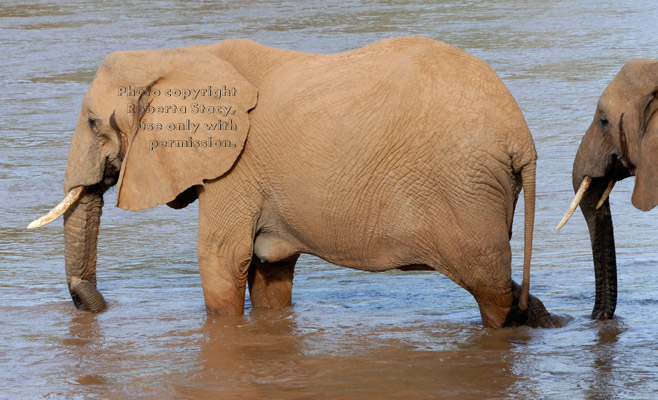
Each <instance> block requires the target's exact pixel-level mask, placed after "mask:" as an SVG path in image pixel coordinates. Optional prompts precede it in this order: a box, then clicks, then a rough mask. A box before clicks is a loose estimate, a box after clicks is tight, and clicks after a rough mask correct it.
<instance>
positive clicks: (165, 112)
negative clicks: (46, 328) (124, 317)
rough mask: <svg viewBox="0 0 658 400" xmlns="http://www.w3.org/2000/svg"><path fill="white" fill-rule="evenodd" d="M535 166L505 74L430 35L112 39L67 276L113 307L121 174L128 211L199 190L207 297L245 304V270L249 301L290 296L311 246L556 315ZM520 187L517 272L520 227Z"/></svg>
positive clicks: (85, 299)
mask: <svg viewBox="0 0 658 400" xmlns="http://www.w3.org/2000/svg"><path fill="white" fill-rule="evenodd" d="M205 88H207V89H208V92H207V94H209V95H210V96H206V97H204V101H205V104H204V105H203V106H204V109H205V108H206V107H208V109H209V110H212V112H211V113H206V112H198V110H199V103H198V101H199V98H200V97H199V96H205V95H202V94H201V92H200V91H199V92H194V90H202V89H203V90H205ZM215 88H217V89H215ZM213 90H219V92H215V91H213ZM167 93H169V94H171V95H170V96H167V95H166V94H167ZM184 93H187V94H188V95H187V96H185V95H184ZM195 93H196V94H195ZM203 93H206V92H203ZM177 94H178V95H177ZM195 103H197V104H196V106H195ZM195 107H196V110H197V113H195V115H194V118H195V120H194V121H191V120H190V117H191V113H192V110H195ZM182 109H184V110H185V111H184V112H181V110H182ZM131 110H132V112H131ZM176 110H178V111H176ZM224 111H226V113H224ZM217 112H220V113H221V114H220V115H219V117H218V115H217ZM194 124H197V125H196V126H195V125H194ZM213 124H215V125H213ZM213 126H214V128H213ZM169 127H170V128H171V129H172V130H175V129H180V130H183V131H184V132H185V133H186V135H185V136H183V139H184V140H181V136H180V134H181V132H180V131H179V132H173V133H172V132H169V133H168V132H166V131H167V129H168V128H169ZM188 136H189V142H188V141H187V137H188ZM204 143H205V144H204ZM535 165H536V152H535V147H534V144H533V141H532V137H531V134H530V132H529V130H528V127H527V125H526V122H525V120H524V118H523V116H522V114H521V111H520V110H519V107H518V106H517V104H516V102H515V101H514V99H513V98H512V96H511V94H510V93H509V91H508V90H507V88H506V87H505V85H504V84H503V83H502V81H501V80H500V79H499V78H498V77H497V76H496V74H495V73H494V72H493V71H492V70H491V68H489V67H488V66H487V65H486V64H485V63H484V62H482V61H481V60H479V59H477V58H475V57H473V56H471V55H469V54H467V53H465V52H463V51H461V50H459V49H457V48H454V47H451V46H448V45H446V44H443V43H440V42H437V41H434V40H431V39H427V38H421V37H402V38H395V39H388V40H383V41H381V42H378V43H375V44H372V45H369V46H366V47H363V48H361V49H357V50H354V51H351V52H347V53H342V54H327V55H323V54H306V53H299V52H294V51H287V50H279V49H274V48H270V47H266V46H262V45H260V44H257V43H255V42H252V41H249V40H225V41H222V42H219V43H217V44H213V45H207V46H195V47H188V48H181V49H169V50H157V51H132V52H120V53H113V54H110V55H109V56H107V58H106V59H105V60H104V61H103V63H102V65H101V67H100V68H99V71H98V73H97V74H96V77H95V78H94V81H93V82H92V84H91V88H90V89H89V92H88V93H87V95H86V97H85V100H84V102H83V105H82V110H81V112H80V117H79V121H78V125H77V127H76V130H75V133H74V135H73V139H72V144H71V150H70V154H69V159H68V166H67V170H66V183H65V191H66V192H67V193H71V197H75V198H74V199H72V200H70V201H68V202H69V203H75V205H74V206H72V207H71V208H70V209H69V210H68V211H67V213H66V216H65V233H66V255H67V258H66V264H67V265H66V268H67V280H68V283H69V288H70V290H71V293H72V296H73V298H74V300H75V302H76V304H77V305H78V306H80V307H83V308H88V309H89V308H90V309H94V310H97V309H102V308H103V307H104V301H103V300H102V296H100V294H99V293H98V292H96V293H90V291H92V290H91V289H94V288H95V285H96V240H97V239H96V237H97V230H98V224H99V223H100V208H101V206H102V195H103V193H104V192H105V190H106V189H107V188H108V187H109V186H112V185H114V184H116V185H117V192H118V204H117V205H118V206H119V207H122V208H125V209H129V210H140V209H144V208H149V207H154V206H156V205H158V204H169V205H170V206H172V207H175V208H180V207H184V206H186V205H187V204H189V203H190V202H192V201H195V200H197V199H198V200H199V215H200V220H199V237H198V255H199V269H200V272H201V278H202V284H203V292H204V297H205V303H206V308H207V311H208V312H209V313H211V314H242V313H243V311H244V300H245V289H246V287H247V284H248V285H249V290H250V293H251V301H252V303H253V305H254V306H264V307H284V306H287V305H289V304H290V302H291V300H290V298H291V290H292V279H293V270H294V266H295V262H296V260H297V257H298V255H299V254H300V253H309V254H313V255H316V256H319V257H321V258H323V259H325V260H327V261H329V262H332V263H335V264H337V265H342V266H346V267H351V268H356V269H360V270H367V271H385V270H389V269H394V268H401V269H408V268H425V269H427V268H430V269H434V270H436V271H439V272H441V273H443V274H445V275H447V276H448V277H450V278H451V279H452V280H453V281H455V282H456V283H458V284H459V285H461V286H462V287H464V288H465V289H466V290H468V291H469V292H470V293H471V294H472V295H473V296H474V297H475V299H476V301H477V303H478V305H479V308H480V313H481V317H482V321H483V323H484V325H485V326H489V327H501V326H504V325H514V324H523V323H527V324H529V325H533V326H554V325H555V321H554V319H553V318H552V316H550V315H549V314H548V312H546V310H545V308H544V306H543V304H542V303H541V302H540V301H539V300H538V299H536V298H535V297H533V296H530V295H529V294H528V287H529V267H530V255H531V250H532V233H533V220H534V200H535V198H534V196H535ZM522 187H523V188H524V193H525V196H524V198H525V261H524V262H525V266H524V281H523V285H522V288H521V287H519V286H518V285H516V284H515V283H514V282H513V281H512V279H511V250H510V237H511V230H512V219H513V215H514V208H515V204H516V201H517V199H518V196H519V193H520V191H521V188H522ZM79 192H82V194H80V193H79ZM78 196H80V198H79V200H76V199H77V197H78ZM81 283H84V285H82V284H81ZM77 287H81V288H82V287H84V288H85V290H84V291H82V290H80V291H78V290H77V289H76V288H77ZM94 291H95V289H94ZM92 292H93V291H92ZM526 304H527V310H526Z"/></svg>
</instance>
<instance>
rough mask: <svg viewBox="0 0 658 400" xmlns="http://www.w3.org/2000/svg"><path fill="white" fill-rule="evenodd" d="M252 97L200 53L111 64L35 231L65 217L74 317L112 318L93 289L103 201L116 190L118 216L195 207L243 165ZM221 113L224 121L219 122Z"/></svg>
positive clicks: (92, 94) (240, 80) (123, 58)
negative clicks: (200, 195) (207, 188)
mask: <svg viewBox="0 0 658 400" xmlns="http://www.w3.org/2000/svg"><path fill="white" fill-rule="evenodd" d="M256 92H257V91H256V88H255V87H254V86H252V85H251V84H250V83H249V82H248V81H247V80H246V79H245V78H244V77H243V76H242V75H241V74H240V73H239V72H237V71H236V70H235V69H234V68H233V67H232V66H231V64H229V63H227V62H226V61H224V60H222V59H220V58H218V57H215V56H213V55H212V54H210V53H207V52H205V51H203V50H202V49H199V48H188V49H168V50H157V51H131V52H117V53H112V54H110V55H108V56H107V57H106V58H105V60H104V61H103V62H102V64H101V66H100V68H99V69H98V72H97V73H96V76H95V77H94V80H93V82H92V84H91V86H90V88H89V91H88V93H87V94H86V96H85V98H84V101H83V103H82V109H81V111H80V115H79V118H78V122H77V126H76V128H75V132H74V134H73V138H72V142H71V147H70V151H69V156H68V164H67V167H66V181H65V184H64V191H65V193H67V195H66V197H65V199H64V200H63V201H62V202H61V203H60V205H58V206H57V207H55V208H54V209H53V210H52V211H51V212H50V213H48V214H47V215H45V216H44V217H42V218H40V219H39V220H36V221H35V222H34V223H32V224H30V226H29V228H34V227H38V226H43V225H45V224H47V223H49V222H52V221H53V220H54V219H56V218H57V217H59V216H60V215H62V214H64V230H65V242H66V252H65V259H66V261H65V263H66V277H67V282H68V285H69V291H70V293H71V297H72V298H73V301H74V303H75V305H76V306H77V307H78V308H85V309H87V310H89V311H92V312H98V311H102V310H103V309H105V308H106V305H105V301H104V299H103V297H102V295H101V294H100V293H99V292H98V290H97V289H96V245H97V237H98V228H99V224H100V216H101V209H102V206H103V193H104V192H105V191H106V190H107V189H108V188H109V187H111V186H113V185H115V184H116V185H117V206H119V207H121V208H124V209H128V210H141V209H145V208H150V207H155V206H156V205H158V204H168V205H170V206H171V207H174V208H181V207H185V206H186V205H187V204H189V203H191V202H193V201H194V200H196V190H195V187H196V186H197V185H201V184H202V183H203V182H204V181H205V180H211V179H215V178H218V177H220V176H222V175H223V174H225V173H226V172H227V171H229V170H230V169H231V167H232V166H233V165H234V163H235V162H236V160H237V159H238V158H239V156H240V154H241V152H242V149H243V147H244V144H245V140H246V137H247V133H248V131H249V117H248V111H249V110H251V109H252V108H253V107H254V106H255V104H256V96H257V93H256ZM227 96H229V97H227ZM195 104H196V106H195ZM199 106H201V107H203V108H200V107H199ZM220 107H221V108H220ZM206 108H207V109H208V110H212V111H213V112H211V113H208V112H203V111H206ZM220 109H221V110H223V114H222V117H218V114H217V113H216V112H215V111H216V110H220ZM195 111H196V112H195ZM224 111H225V112H224ZM218 123H219V124H224V125H223V126H222V125H218ZM205 124H208V127H206V125H205ZM213 124H214V125H213ZM212 126H215V127H217V126H220V127H223V128H225V129H224V130H223V131H221V132H218V131H217V130H215V131H212V130H211V129H212Z"/></svg>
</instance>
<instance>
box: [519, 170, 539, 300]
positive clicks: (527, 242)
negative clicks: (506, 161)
mask: <svg viewBox="0 0 658 400" xmlns="http://www.w3.org/2000/svg"><path fill="white" fill-rule="evenodd" d="M536 170H537V160H534V159H533V160H532V161H531V162H530V163H528V164H526V165H525V166H524V167H523V168H522V169H521V181H522V184H523V202H524V203H525V207H524V208H525V226H524V232H523V239H524V245H523V283H522V284H521V296H520V297H519V308H520V309H521V310H525V309H527V308H528V296H529V294H530V260H531V259H532V236H533V233H534V227H535V174H536Z"/></svg>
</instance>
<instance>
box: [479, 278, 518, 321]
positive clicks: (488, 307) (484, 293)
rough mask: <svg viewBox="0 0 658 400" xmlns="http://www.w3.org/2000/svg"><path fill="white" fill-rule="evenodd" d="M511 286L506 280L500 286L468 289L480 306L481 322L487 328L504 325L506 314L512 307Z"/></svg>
mask: <svg viewBox="0 0 658 400" xmlns="http://www.w3.org/2000/svg"><path fill="white" fill-rule="evenodd" d="M511 289H512V286H511V284H510V283H509V282H508V283H507V284H506V285H503V286H500V287H491V286H486V287H478V288H477V289H474V290H473V289H469V291H470V292H471V294H473V297H475V300H476V301H477V303H478V306H479V308H480V317H481V318H482V323H483V324H484V326H486V327H487V328H501V327H503V326H505V323H506V320H507V316H508V314H509V312H510V308H511V307H512V302H513V297H512V290H511Z"/></svg>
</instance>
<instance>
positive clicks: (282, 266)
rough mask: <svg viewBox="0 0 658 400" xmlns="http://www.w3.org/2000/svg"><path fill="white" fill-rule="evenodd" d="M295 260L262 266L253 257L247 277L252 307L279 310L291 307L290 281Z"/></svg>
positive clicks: (295, 258)
mask: <svg viewBox="0 0 658 400" xmlns="http://www.w3.org/2000/svg"><path fill="white" fill-rule="evenodd" d="M297 258H298V256H294V257H292V258H289V259H287V260H283V261H278V262H274V263H266V264H264V263H262V262H261V261H260V260H259V259H258V257H253V259H252V261H251V265H250V266H249V275H248V281H249V297H250V299H251V305H252V306H254V307H264V308H273V309H279V308H285V307H290V306H291V305H292V279H293V275H294V270H295V263H296V262H297Z"/></svg>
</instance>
